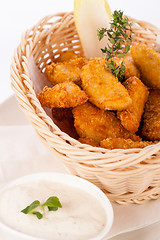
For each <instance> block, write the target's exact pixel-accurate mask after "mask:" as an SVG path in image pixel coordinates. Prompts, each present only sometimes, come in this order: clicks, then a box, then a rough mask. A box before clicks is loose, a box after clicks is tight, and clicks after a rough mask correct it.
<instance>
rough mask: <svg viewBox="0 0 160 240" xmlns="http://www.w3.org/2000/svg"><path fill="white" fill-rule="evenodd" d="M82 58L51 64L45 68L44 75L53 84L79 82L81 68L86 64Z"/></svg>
mask: <svg viewBox="0 0 160 240" xmlns="http://www.w3.org/2000/svg"><path fill="white" fill-rule="evenodd" d="M86 61H87V60H86V59H85V58H83V57H80V58H76V59H71V60H70V61H68V62H58V63H54V62H53V63H51V64H49V65H47V66H46V70H45V74H46V77H47V79H48V80H49V81H50V82H52V83H53V84H57V83H62V82H79V81H80V74H81V68H82V67H83V66H84V65H85V64H86Z"/></svg>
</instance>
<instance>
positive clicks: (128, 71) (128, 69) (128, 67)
mask: <svg viewBox="0 0 160 240" xmlns="http://www.w3.org/2000/svg"><path fill="white" fill-rule="evenodd" d="M114 61H115V62H116V64H117V65H118V66H120V65H121V63H122V61H123V58H117V57H114ZM124 64H125V74H124V77H125V79H127V78H130V77H134V76H136V77H138V78H140V71H139V70H138V68H137V67H136V65H135V63H134V61H133V59H132V57H131V56H127V57H125V59H124Z"/></svg>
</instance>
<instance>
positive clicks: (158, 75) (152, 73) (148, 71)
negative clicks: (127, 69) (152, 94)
mask: <svg viewBox="0 0 160 240" xmlns="http://www.w3.org/2000/svg"><path fill="white" fill-rule="evenodd" d="M131 54H132V57H133V60H134V62H135V64H136V66H137V67H138V68H139V70H140V72H141V80H142V81H143V83H144V84H145V85H146V86H148V87H151V88H158V89H160V53H157V52H156V51H154V50H153V49H151V48H149V47H148V46H147V45H145V44H142V43H139V44H137V45H134V46H133V47H132V48H131Z"/></svg>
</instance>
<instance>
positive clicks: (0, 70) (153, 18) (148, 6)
mask: <svg viewBox="0 0 160 240" xmlns="http://www.w3.org/2000/svg"><path fill="white" fill-rule="evenodd" d="M108 2H109V4H110V6H111V9H112V11H114V10H115V9H117V10H119V9H121V10H123V11H124V13H125V14H127V15H130V16H132V17H134V18H137V19H141V20H145V21H149V22H151V23H153V24H155V25H156V26H157V27H159V28H160V14H159V9H160V1H159V0H152V1H149V0H134V1H130V0H108ZM73 5H74V0H58V1H57V0H45V1H39V0H34V1H33V0H27V1H22V0H14V1H10V0H5V1H3V4H1V7H0V33H1V34H0V53H1V54H0V74H1V75H0V76H1V78H0V81H1V87H0V103H1V102H2V101H4V100H5V99H6V98H7V97H8V96H10V95H11V94H12V93H13V92H12V90H11V87H10V63H11V59H12V56H13V54H14V51H15V49H16V47H17V45H18V44H19V43H20V40H21V35H22V33H24V32H25V30H27V29H29V28H30V27H32V26H33V25H34V24H36V23H37V22H38V21H39V20H40V19H41V18H42V17H44V16H46V15H48V14H54V13H57V12H64V11H73Z"/></svg>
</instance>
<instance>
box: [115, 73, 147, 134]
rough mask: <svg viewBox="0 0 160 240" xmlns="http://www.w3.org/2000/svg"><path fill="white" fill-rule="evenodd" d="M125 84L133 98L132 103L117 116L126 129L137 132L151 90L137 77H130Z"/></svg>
mask: <svg viewBox="0 0 160 240" xmlns="http://www.w3.org/2000/svg"><path fill="white" fill-rule="evenodd" d="M123 85H124V86H125V88H126V89H127V91H128V93H129V95H130V97H131V99H132V104H131V106H130V107H128V108H126V109H125V110H123V111H121V112H118V113H117V116H118V118H119V119H120V120H121V124H122V125H123V127H124V128H125V129H127V130H129V131H131V132H137V131H138V128H139V125H140V122H141V117H142V114H143V111H144V106H145V103H146V101H147V99H148V94H149V92H148V90H147V88H146V86H145V85H144V84H143V83H142V82H141V80H139V79H138V78H137V77H130V78H128V79H127V80H126V81H125V82H124V83H123Z"/></svg>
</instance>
